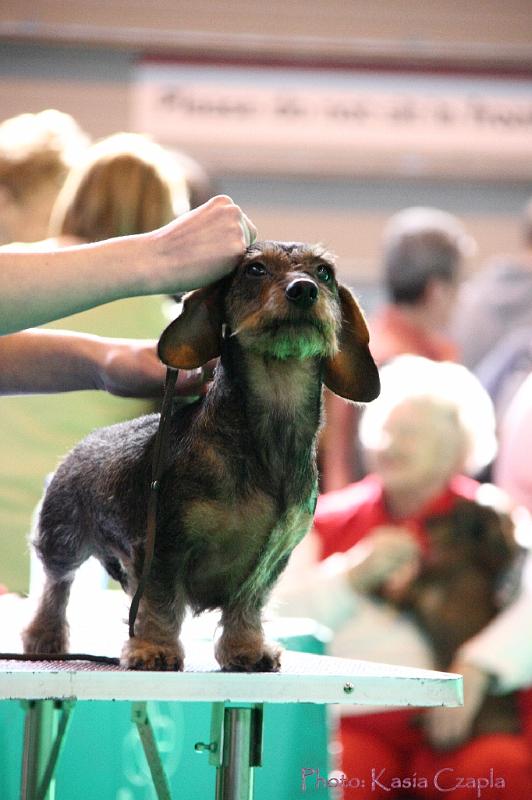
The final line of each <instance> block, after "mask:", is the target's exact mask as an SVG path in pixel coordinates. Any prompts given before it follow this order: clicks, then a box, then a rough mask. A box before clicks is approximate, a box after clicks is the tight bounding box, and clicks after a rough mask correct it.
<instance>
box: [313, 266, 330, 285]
mask: <svg viewBox="0 0 532 800" xmlns="http://www.w3.org/2000/svg"><path fill="white" fill-rule="evenodd" d="M316 275H317V276H318V278H319V279H320V281H323V282H324V283H329V281H332V276H333V274H332V270H331V268H330V267H328V266H327V265H326V264H318V268H317V269H316Z"/></svg>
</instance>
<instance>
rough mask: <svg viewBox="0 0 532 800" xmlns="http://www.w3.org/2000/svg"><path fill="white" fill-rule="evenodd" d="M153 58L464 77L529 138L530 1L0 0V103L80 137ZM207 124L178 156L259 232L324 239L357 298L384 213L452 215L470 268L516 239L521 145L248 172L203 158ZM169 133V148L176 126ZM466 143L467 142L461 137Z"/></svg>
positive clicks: (111, 121)
mask: <svg viewBox="0 0 532 800" xmlns="http://www.w3.org/2000/svg"><path fill="white" fill-rule="evenodd" d="M154 59H159V60H160V59H163V60H164V61H165V63H169V62H170V63H172V62H173V61H174V60H175V61H177V62H179V63H181V64H182V63H185V64H189V65H190V64H192V65H198V66H201V65H202V64H210V65H211V66H214V67H216V65H217V64H219V65H221V66H222V67H227V65H230V66H232V67H235V68H236V69H240V70H241V71H242V73H243V74H245V73H246V71H248V72H249V70H259V71H260V69H266V70H268V69H275V70H277V71H279V70H280V71H281V73H282V72H283V71H284V72H285V73H286V75H287V76H288V75H290V74H292V73H293V71H294V70H297V69H303V70H307V71H308V72H310V74H318V73H319V72H322V71H325V72H331V73H335V74H337V75H346V74H347V75H349V74H351V75H353V76H354V77H355V78H356V79H357V80H358V81H359V82H362V84H364V81H365V82H366V83H367V84H368V86H369V85H370V84H371V81H372V80H373V79H374V77H375V75H378V76H381V77H382V76H384V77H385V78H386V77H387V78H388V79H390V76H391V79H392V80H396V81H397V80H399V81H400V85H401V86H402V87H403V89H404V88H407V89H408V85H409V82H410V83H412V81H413V82H415V81H420V80H422V81H423V80H425V81H428V83H427V86H426V87H425V91H426V93H427V92H428V93H429V94H430V92H431V91H433V90H434V88H433V87H434V86H436V85H437V81H438V80H440V81H444V82H445V86H446V87H447V91H448V92H449V91H450V92H451V93H453V92H454V88H453V87H456V91H457V92H458V93H459V92H462V91H463V87H464V81H466V84H467V85H468V86H469V87H470V88H471V91H473V92H474V91H475V87H477V88H478V87H483V90H486V89H487V90H488V91H489V86H490V85H493V86H494V87H496V88H497V91H498V92H500V93H502V94H506V95H508V96H511V95H512V93H517V94H518V95H519V98H520V100H521V102H522V103H523V102H524V103H525V106H522V108H524V109H525V111H524V113H525V118H522V119H521V120H520V123H519V124H520V125H521V133H525V132H528V134H529V136H530V142H531V145H532V5H531V2H530V0H508V1H507V2H506V3H504V4H501V3H498V2H496V1H495V0H471V1H470V2H468V3H465V4H464V3H460V2H458V1H457V0H456V1H455V0H447V1H446V2H442V0H439V1H437V0H406V2H397V0H373V1H372V2H371V3H370V2H359V1H358V0H349V1H348V0H328V1H327V2H323V0H298V1H297V2H296V1H295V0H270V2H268V3H265V2H263V0H232V1H231V0H230V1H229V2H224V3H219V2H213V0H180V2H172V1H171V0H152V1H151V2H150V3H141V2H138V0H131V1H129V2H128V1H127V0H106V2H100V0H84V2H83V3H82V2H80V1H79V0H71V2H69V3H64V2H59V0H56V1H54V0H39V2H35V0H34V1H33V2H29V0H19V1H18V2H13V0H4V3H3V4H2V7H1V9H0V116H1V117H2V118H6V117H9V116H12V115H14V114H18V113H21V112H23V111H38V110H40V109H42V108H45V107H56V108H59V109H61V110H63V111H67V112H69V113H71V114H72V115H73V116H75V117H76V119H77V120H78V121H79V122H80V124H81V125H82V126H83V127H84V128H85V129H86V130H87V131H88V132H89V133H91V134H92V135H93V136H95V137H98V136H103V135H106V134H109V133H112V132H114V131H116V130H121V129H130V128H132V127H134V118H135V113H134V109H133V104H134V96H135V92H134V88H135V85H136V83H137V82H138V76H139V65H140V66H141V65H142V64H146V63H149V61H150V60H151V61H153V60H154ZM434 81H436V84H435V83H434ZM431 87H432V88H431ZM466 91H467V87H466ZM527 100H528V106H526V102H527ZM527 109H528V110H527ZM304 124H309V123H308V121H307V122H306V123H304ZM310 124H312V123H310ZM498 124H499V128H498V129H497V127H495V128H494V131H493V132H494V135H495V136H497V130H500V131H501V133H504V131H505V129H506V128H507V121H505V120H502V121H501V120H499V123H498ZM215 133H216V131H215V129H213V141H214V145H213V147H211V148H205V146H203V147H198V149H197V152H196V153H194V152H193V153H192V154H193V155H194V154H195V155H199V156H200V157H201V158H202V160H204V161H205V162H208V163H207V164H206V165H207V166H208V167H209V168H210V169H211V170H212V172H213V173H214V174H215V177H216V178H217V181H218V185H219V188H220V189H221V190H222V191H224V192H227V193H229V194H231V196H233V197H234V199H235V200H236V201H237V202H239V203H241V204H242V205H243V206H244V207H245V209H246V210H247V211H248V213H250V214H251V216H252V217H253V219H254V220H255V221H256V222H257V224H258V226H259V230H260V233H261V235H262V236H263V237H272V238H285V239H310V240H316V239H319V240H322V241H324V242H325V243H326V244H327V245H329V246H330V247H331V248H332V249H333V250H335V251H336V252H337V253H338V254H339V256H340V259H341V266H342V273H343V276H344V277H345V278H347V279H349V280H350V281H351V283H352V284H354V285H357V286H358V287H359V288H360V289H361V290H362V292H363V293H364V287H366V286H367V287H368V288H367V297H366V300H364V296H363V298H362V299H363V302H365V303H366V306H368V305H371V304H372V302H373V299H372V298H373V295H372V289H371V285H372V283H373V281H374V280H375V277H376V274H377V263H378V242H379V236H380V231H381V228H382V224H383V222H384V221H385V219H386V218H387V217H388V216H389V215H390V214H391V213H393V212H394V211H396V210H397V209H399V208H401V207H403V206H406V205H411V204H430V205H436V206H440V207H442V208H445V209H447V210H449V211H451V212H454V213H457V214H459V215H460V216H462V217H463V218H464V220H465V222H466V223H467V225H468V227H469V229H470V231H471V232H472V233H473V234H474V235H475V236H476V238H477V240H478V242H479V251H478V254H477V256H476V258H475V260H474V261H473V262H472V265H471V267H472V268H475V267H476V265H478V264H480V263H481V262H482V260H483V259H484V258H485V257H486V256H488V255H490V254H491V253H493V252H494V251H500V250H510V249H513V248H514V247H515V246H516V243H517V236H518V224H517V215H518V212H519V210H520V209H521V207H522V205H523V203H524V201H525V199H526V198H527V197H528V196H529V195H530V193H531V188H532V157H528V156H527V155H526V152H523V154H522V157H521V158H519V154H517V155H516V154H514V157H513V158H510V159H509V158H508V153H506V154H505V153H504V152H503V150H502V149H501V152H500V154H497V148H496V147H493V148H492V150H491V152H490V155H489V158H486V159H484V161H483V160H482V158H480V159H476V160H475V159H473V158H472V159H471V161H470V162H468V160H467V158H466V159H465V161H464V153H462V161H461V162H456V161H455V160H454V159H453V153H452V152H451V151H450V152H449V153H448V154H445V153H442V152H441V151H440V154H439V155H440V156H441V157H442V156H443V158H440V160H439V162H438V163H436V161H435V160H434V159H432V160H431V159H430V158H429V159H426V158H425V159H424V158H422V157H420V153H419V152H416V148H415V147H413V148H412V151H411V152H407V153H406V157H405V153H403V157H402V158H401V159H396V160H395V161H392V162H388V161H386V159H384V160H383V161H382V163H381V165H380V168H379V163H378V159H375V157H374V154H373V156H371V153H369V151H368V152H366V151H365V150H364V148H361V152H360V154H359V156H358V157H357V158H351V159H350V160H349V159H345V169H343V161H342V157H341V153H340V154H339V156H338V158H337V159H336V162H335V164H334V168H333V167H331V160H330V159H328V160H327V159H325V160H323V161H322V163H321V164H320V159H319V158H318V159H315V161H314V164H313V168H312V169H311V170H301V169H300V167H299V166H294V165H291V163H290V159H289V158H286V157H284V158H280V159H279V160H278V163H277V167H276V164H275V160H274V159H273V160H272V159H271V158H270V160H269V163H268V165H267V167H265V166H264V161H265V159H264V158H258V159H257V161H258V162H260V164H259V166H258V168H257V170H256V171H253V169H252V168H250V167H249V165H248V167H247V168H246V169H242V167H238V166H236V167H235V166H234V165H233V166H231V165H228V163H227V159H225V160H224V159H223V158H221V159H218V158H217V151H216V145H215V140H216V136H215ZM253 138H254V137H253V134H252V133H251V134H250V136H249V148H250V149H253V147H254V141H253ZM172 139H173V140H172V141H171V142H169V143H171V144H174V145H176V146H180V145H181V146H183V141H182V140H181V137H180V132H179V131H178V130H176V131H175V135H174V136H173V137H172ZM186 144H187V149H189V150H191V149H192V150H194V146H193V143H192V147H190V141H188V140H187V142H186ZM393 144H394V143H393V134H391V135H390V149H393ZM466 144H467V147H469V148H470V152H471V153H472V154H474V152H475V143H474V142H473V141H470V142H469V143H466ZM467 147H466V151H467ZM446 155H447V158H445V156H446ZM285 156H286V153H285ZM464 165H465V166H464Z"/></svg>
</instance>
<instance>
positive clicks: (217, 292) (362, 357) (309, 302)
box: [159, 241, 380, 402]
mask: <svg viewBox="0 0 532 800" xmlns="http://www.w3.org/2000/svg"><path fill="white" fill-rule="evenodd" d="M223 330H225V335H226V336H236V337H238V341H239V343H240V344H241V346H242V347H243V348H244V349H246V350H249V351H252V352H255V353H258V354H262V355H264V356H269V357H271V358H276V359H288V358H295V359H304V358H314V357H318V358H322V359H324V382H325V384H326V385H327V386H328V387H329V389H331V390H332V391H333V392H335V393H336V394H339V395H341V396H342V397H345V398H347V399H349V400H356V401H366V402H367V401H369V400H373V399H374V398H375V397H376V396H377V395H378V393H379V388H380V386H379V375H378V371H377V367H376V366H375V362H374V361H373V358H372V357H371V354H370V351H369V347H368V342H369V334H368V329H367V326H366V323H365V320H364V317H363V315H362V312H361V310H360V308H359V307H358V304H357V302H356V300H355V298H354V297H353V295H352V294H351V292H350V291H349V290H348V289H346V288H345V287H344V286H341V285H340V284H339V283H338V282H337V280H336V277H335V267H334V258H333V256H332V255H331V254H330V253H328V252H327V251H326V250H325V249H324V248H322V247H319V246H313V245H307V244H300V243H287V242H271V241H268V242H256V243H255V244H253V245H252V246H251V247H249V248H248V249H247V251H246V253H245V255H244V256H243V258H242V259H241V261H240V263H239V265H238V266H237V268H236V269H235V270H234V272H233V273H232V274H231V275H230V276H228V277H226V278H223V279H222V280H220V281H218V282H217V283H215V284H213V285H211V286H208V287H204V288H203V289H198V290H196V291H194V292H191V293H190V294H188V295H187V296H186V297H185V301H184V306H183V311H182V313H181V315H180V316H179V317H178V318H177V319H176V320H175V321H174V322H172V323H171V325H169V326H168V328H167V329H166V330H165V331H164V332H163V334H162V336H161V339H160V342H159V356H160V358H161V360H162V361H163V362H164V363H165V364H167V365H168V366H171V367H175V368H180V369H193V368H195V367H198V366H201V365H202V364H205V363H206V362H207V361H209V360H210V359H212V358H216V357H217V356H218V355H220V352H221V344H222V331H223Z"/></svg>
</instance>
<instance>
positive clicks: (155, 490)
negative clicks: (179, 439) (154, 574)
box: [129, 367, 179, 639]
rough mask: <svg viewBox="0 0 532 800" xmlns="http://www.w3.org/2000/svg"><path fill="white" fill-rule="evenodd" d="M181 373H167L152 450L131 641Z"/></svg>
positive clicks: (150, 550)
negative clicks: (141, 557) (142, 558)
mask: <svg viewBox="0 0 532 800" xmlns="http://www.w3.org/2000/svg"><path fill="white" fill-rule="evenodd" d="M178 374H179V370H177V369H173V368H172V367H168V368H167V370H166V385H165V389H164V398H163V405H162V408H161V418H160V420H159V427H158V428H157V434H156V436H155V444H154V448H153V459H152V466H151V484H150V494H149V497H148V510H147V515H146V545H145V549H144V563H143V565H142V573H141V576H140V580H139V584H138V586H137V591H136V592H135V594H134V596H133V600H132V601H131V606H130V608H129V636H130V638H131V639H132V638H133V637H134V636H135V620H136V618H137V613H138V610H139V604H140V600H141V597H142V595H143V594H144V590H145V588H146V584H147V582H148V578H149V576H150V571H151V565H152V561H153V554H154V550H155V537H156V534H157V502H158V499H159V486H160V481H161V478H162V476H163V473H164V471H165V469H164V445H165V442H166V439H167V434H168V429H169V425H170V419H171V416H172V401H173V397H174V389H175V385H176V381H177V376H178Z"/></svg>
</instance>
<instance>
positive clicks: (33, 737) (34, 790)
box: [20, 700, 74, 800]
mask: <svg viewBox="0 0 532 800" xmlns="http://www.w3.org/2000/svg"><path fill="white" fill-rule="evenodd" d="M23 705H24V707H25V709H26V720H25V723H24V753H23V758H22V780H21V790H20V796H21V800H55V778H54V772H55V768H56V765H57V762H58V760H59V756H60V755H61V751H62V749H63V745H64V742H65V737H66V733H67V730H68V724H69V722H70V717H71V713H72V709H73V708H74V701H70V700H68V701H67V700H65V701H61V700H29V701H27V702H25V703H23Z"/></svg>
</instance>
